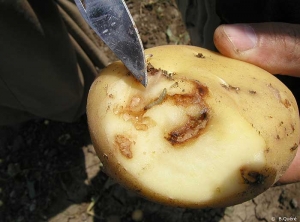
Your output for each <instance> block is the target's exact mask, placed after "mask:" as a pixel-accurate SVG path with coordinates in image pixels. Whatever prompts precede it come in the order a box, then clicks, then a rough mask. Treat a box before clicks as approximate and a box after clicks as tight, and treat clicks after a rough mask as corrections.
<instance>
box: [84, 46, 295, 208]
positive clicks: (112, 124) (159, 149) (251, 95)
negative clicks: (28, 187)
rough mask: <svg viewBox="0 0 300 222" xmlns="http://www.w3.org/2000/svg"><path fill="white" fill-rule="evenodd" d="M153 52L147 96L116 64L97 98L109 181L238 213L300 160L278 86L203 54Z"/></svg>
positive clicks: (96, 126) (177, 49)
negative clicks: (241, 205)
mask: <svg viewBox="0 0 300 222" xmlns="http://www.w3.org/2000/svg"><path fill="white" fill-rule="evenodd" d="M145 53H146V54H149V55H150V54H151V55H152V57H151V58H149V59H148V62H149V67H150V68H149V72H148V81H149V83H148V86H147V87H146V88H144V87H143V86H142V85H141V84H140V83H138V82H137V81H136V80H135V79H134V78H133V77H132V76H131V75H129V73H128V70H127V69H126V68H125V67H124V66H123V64H122V63H121V62H116V63H113V64H111V65H110V66H108V67H107V68H106V69H104V70H103V71H102V73H101V75H100V76H99V77H98V78H97V79H96V80H95V82H94V84H93V86H92V87H91V90H90V93H89V98H88V106H87V114H88V123H89V127H90V133H91V137H92V141H93V144H94V146H95V149H96V151H97V153H98V155H99V157H100V159H101V161H102V163H103V165H104V167H105V170H106V171H107V173H108V174H109V175H110V176H112V177H113V178H115V179H117V180H118V181H119V182H120V183H122V184H124V185H125V186H127V187H129V188H131V189H134V190H136V191H138V192H139V193H141V194H142V195H143V196H145V197H147V198H149V199H152V200H155V201H158V202H161V203H165V204H170V205H175V206H185V207H219V206H228V205H232V204H237V203H240V202H243V201H246V200H248V199H250V198H253V197H254V196H256V195H258V194H259V193H261V192H263V191H264V190H266V189H267V188H269V187H270V186H271V185H272V184H274V182H276V181H277V180H278V179H279V178H280V176H281V175H282V174H283V173H284V171H285V170H286V169H287V167H288V166H289V164H290V162H291V161H292V159H293V158H294V156H295V154H296V148H297V145H298V142H299V115H298V107H297V104H296V102H295V99H294V97H293V95H292V93H291V92H290V91H289V90H288V89H287V88H286V87H285V86H284V85H283V84H282V83H281V82H280V81H279V80H277V79H276V78H275V77H274V76H272V75H271V74H269V73H267V72H266V71H264V70H262V69H260V68H258V67H255V66H253V65H250V64H246V63H243V62H240V61H236V60H232V59H229V58H226V57H223V56H221V55H219V54H217V53H214V52H210V51H208V50H205V49H202V48H198V47H192V46H161V47H156V48H152V49H148V50H146V52H145Z"/></svg>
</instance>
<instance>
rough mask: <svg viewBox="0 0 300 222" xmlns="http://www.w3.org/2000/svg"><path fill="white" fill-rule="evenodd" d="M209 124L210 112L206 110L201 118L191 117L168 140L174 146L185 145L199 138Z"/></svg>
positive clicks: (170, 134) (171, 133)
mask: <svg viewBox="0 0 300 222" xmlns="http://www.w3.org/2000/svg"><path fill="white" fill-rule="evenodd" d="M207 122H208V112H207V110H206V109H204V110H203V112H202V113H201V114H200V115H199V117H190V118H189V120H188V121H187V122H186V123H185V124H184V125H183V126H180V127H179V128H177V129H175V130H173V131H172V132H170V133H169V135H168V136H167V137H166V139H167V140H168V141H169V142H170V143H171V144H172V145H176V144H181V143H184V142H186V141H188V140H190V139H192V138H195V137H198V136H199V135H200V133H201V130H202V129H204V128H205V126H206V124H207Z"/></svg>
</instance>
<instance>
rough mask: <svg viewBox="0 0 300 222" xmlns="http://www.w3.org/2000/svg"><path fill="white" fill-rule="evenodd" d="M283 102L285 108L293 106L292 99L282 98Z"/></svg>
mask: <svg viewBox="0 0 300 222" xmlns="http://www.w3.org/2000/svg"><path fill="white" fill-rule="evenodd" d="M281 102H282V104H283V105H284V106H285V108H289V107H290V106H291V103H290V101H288V100H287V99H285V100H282V101H281Z"/></svg>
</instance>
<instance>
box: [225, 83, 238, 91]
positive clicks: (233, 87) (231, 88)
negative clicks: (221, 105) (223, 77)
mask: <svg viewBox="0 0 300 222" xmlns="http://www.w3.org/2000/svg"><path fill="white" fill-rule="evenodd" d="M221 86H222V87H223V88H224V89H226V90H228V91H235V92H239V91H240V90H241V89H240V87H236V86H232V85H226V84H223V83H222V84H221Z"/></svg>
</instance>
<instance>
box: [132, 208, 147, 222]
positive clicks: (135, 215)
mask: <svg viewBox="0 0 300 222" xmlns="http://www.w3.org/2000/svg"><path fill="white" fill-rule="evenodd" d="M143 217H144V214H143V211H141V210H135V211H133V212H132V215H131V218H132V220H134V221H137V222H138V221H142V220H143Z"/></svg>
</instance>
